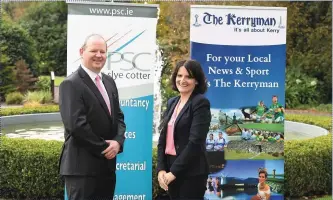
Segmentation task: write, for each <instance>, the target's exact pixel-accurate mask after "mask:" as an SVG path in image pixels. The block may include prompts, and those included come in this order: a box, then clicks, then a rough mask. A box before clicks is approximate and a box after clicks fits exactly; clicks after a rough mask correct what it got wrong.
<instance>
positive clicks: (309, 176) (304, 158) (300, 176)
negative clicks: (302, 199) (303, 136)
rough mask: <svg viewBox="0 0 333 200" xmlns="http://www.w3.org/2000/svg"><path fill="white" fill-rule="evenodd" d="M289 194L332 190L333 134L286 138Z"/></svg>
mask: <svg viewBox="0 0 333 200" xmlns="http://www.w3.org/2000/svg"><path fill="white" fill-rule="evenodd" d="M284 152H285V157H284V160H285V162H284V163H285V171H284V173H285V189H286V193H285V195H286V196H297V197H299V196H304V195H315V194H326V193H331V192H332V134H329V135H325V136H320V137H317V138H314V139H309V140H298V141H285V143H284Z"/></svg>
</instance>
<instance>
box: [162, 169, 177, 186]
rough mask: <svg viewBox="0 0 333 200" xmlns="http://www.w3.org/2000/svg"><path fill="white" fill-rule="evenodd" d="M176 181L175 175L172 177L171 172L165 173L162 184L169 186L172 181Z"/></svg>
mask: <svg viewBox="0 0 333 200" xmlns="http://www.w3.org/2000/svg"><path fill="white" fill-rule="evenodd" d="M175 179H176V177H175V175H173V174H172V173H171V172H169V173H166V174H165V175H164V183H165V184H167V185H169V184H170V183H171V182H172V181H174V180H175Z"/></svg>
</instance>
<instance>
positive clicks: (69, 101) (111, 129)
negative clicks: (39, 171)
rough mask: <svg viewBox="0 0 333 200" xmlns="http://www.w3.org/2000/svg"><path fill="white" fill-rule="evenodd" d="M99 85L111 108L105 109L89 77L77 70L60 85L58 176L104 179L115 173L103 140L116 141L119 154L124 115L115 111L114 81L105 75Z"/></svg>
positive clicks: (116, 108) (115, 90)
mask: <svg viewBox="0 0 333 200" xmlns="http://www.w3.org/2000/svg"><path fill="white" fill-rule="evenodd" d="M102 81H103V84H104V86H105V89H106V90H107V93H108V95H109V99H110V105H111V115H110V113H109V111H108V108H107V105H106V103H105V101H104V99H103V97H102V95H101V93H100V92H99V90H98V88H97V86H96V84H95V83H94V82H93V80H92V79H91V78H90V76H89V75H88V74H87V73H86V72H85V71H84V70H83V69H82V67H79V69H78V70H77V71H75V72H74V73H73V74H71V75H70V76H69V77H67V78H66V79H65V80H64V81H63V82H62V83H61V85H60V88H59V90H60V92H59V106H60V113H61V117H62V121H63V123H64V128H65V143H64V146H63V149H62V153H61V157H60V174H61V175H90V176H96V175H108V174H112V173H114V171H115V166H116V158H114V159H111V160H108V159H106V158H105V157H104V155H103V154H101V153H102V151H104V150H105V149H106V148H107V147H108V146H109V145H108V144H107V143H106V141H105V140H116V141H117V142H118V143H119V144H120V151H119V153H120V152H122V150H123V143H124V140H125V137H124V134H125V129H126V126H125V123H124V115H123V113H122V111H121V110H120V107H119V100H118V90H117V87H116V84H115V82H114V80H113V79H112V78H111V77H110V76H107V75H105V74H103V75H102Z"/></svg>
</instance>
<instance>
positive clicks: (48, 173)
mask: <svg viewBox="0 0 333 200" xmlns="http://www.w3.org/2000/svg"><path fill="white" fill-rule="evenodd" d="M0 139H1V145H0V171H1V173H0V187H1V188H0V189H1V191H2V195H3V197H11V198H15V199H18V198H22V197H28V198H47V199H50V197H63V193H64V192H63V184H61V180H60V177H59V175H58V159H59V155H60V150H61V146H62V142H59V141H46V140H39V139H32V140H29V139H22V138H15V139H14V138H7V137H4V136H2V137H0Z"/></svg>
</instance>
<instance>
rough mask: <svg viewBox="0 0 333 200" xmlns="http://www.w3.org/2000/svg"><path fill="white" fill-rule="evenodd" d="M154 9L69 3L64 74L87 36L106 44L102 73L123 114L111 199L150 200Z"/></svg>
mask: <svg viewBox="0 0 333 200" xmlns="http://www.w3.org/2000/svg"><path fill="white" fill-rule="evenodd" d="M157 14H158V5H151V4H124V3H99V2H89V3H84V2H81V3H69V5H68V33H67V37H68V39H67V75H70V74H71V73H72V72H74V71H75V70H76V69H77V68H78V67H79V65H80V62H81V60H80V54H79V49H80V48H81V46H82V45H83V42H84V40H85V38H86V37H87V36H88V35H90V34H93V33H95V34H100V35H102V36H103V37H104V38H105V39H106V40H107V46H108V53H107V55H108V56H107V61H106V64H105V66H104V68H103V71H102V72H104V73H106V74H108V75H110V76H112V77H113V78H114V80H115V82H116V84H117V87H118V91H119V99H120V105H121V108H122V110H123V112H124V115H125V123H126V129H127V130H126V133H125V137H126V140H125V144H124V152H123V153H122V154H120V155H119V156H118V157H117V184H116V191H115V197H114V199H115V200H118V199H147V200H150V199H152V129H153V102H154V98H153V95H154V88H153V85H154V71H155V65H156V63H155V62H156V58H155V53H156V50H157V44H156V26H157Z"/></svg>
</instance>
